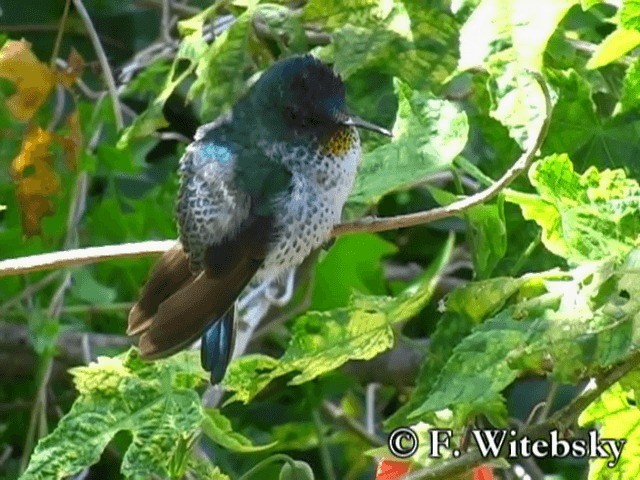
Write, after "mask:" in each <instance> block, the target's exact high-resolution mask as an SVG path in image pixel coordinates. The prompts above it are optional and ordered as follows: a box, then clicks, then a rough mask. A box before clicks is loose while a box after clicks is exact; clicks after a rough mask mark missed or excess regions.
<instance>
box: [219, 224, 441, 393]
mask: <svg viewBox="0 0 640 480" xmlns="http://www.w3.org/2000/svg"><path fill="white" fill-rule="evenodd" d="M452 247H453V236H450V237H449V241H448V242H447V244H446V246H445V248H444V249H443V251H442V252H441V254H440V256H439V257H438V259H437V260H435V261H434V262H433V264H432V265H431V266H430V267H429V268H428V269H427V271H426V272H425V273H424V274H423V276H422V277H421V278H420V279H419V280H418V281H417V282H416V283H414V284H412V285H411V286H409V287H408V288H407V289H405V290H404V291H403V292H402V293H400V294H399V295H398V296H397V297H395V298H389V297H377V296H365V295H361V294H354V295H353V296H352V298H351V301H350V303H349V305H348V306H347V307H345V308H339V309H335V310H329V311H326V312H308V313H306V314H304V315H303V316H301V317H300V318H298V320H297V321H296V322H295V324H294V327H293V336H292V339H291V341H290V343H289V346H288V347H287V350H286V352H285V353H284V355H283V356H282V357H281V358H280V359H279V360H276V359H273V358H271V357H268V356H266V355H248V356H246V357H241V358H239V359H237V360H235V361H233V362H232V363H231V365H230V366H229V370H228V371H227V375H226V377H225V379H224V382H223V383H224V386H225V387H226V388H227V389H228V390H229V391H231V392H233V396H232V398H231V399H230V400H229V401H236V400H240V401H243V402H245V403H246V402H248V401H250V400H251V399H252V398H253V397H254V396H255V395H256V394H257V393H258V392H259V391H260V390H262V389H263V388H264V387H265V386H266V385H267V384H268V383H269V382H270V381H272V380H273V379H275V378H278V377H281V376H284V375H287V374H289V373H292V372H297V374H296V375H295V376H294V377H293V378H292V379H291V380H290V381H289V384H290V385H299V384H301V383H304V382H308V381H310V380H313V379H314V378H316V377H318V376H319V375H322V374H324V373H326V372H329V371H332V370H335V369H336V368H338V367H340V366H341V365H343V364H344V363H346V362H347V361H349V360H368V359H370V358H373V357H375V356H376V355H377V354H379V353H382V352H383V351H385V350H387V349H389V348H391V346H392V345H393V340H394V334H393V330H392V328H391V325H392V324H393V323H396V322H401V321H404V320H407V319H409V318H411V317H413V316H414V315H416V314H417V313H418V312H420V310H422V308H423V307H424V306H425V305H426V304H427V302H428V301H429V300H430V298H431V295H432V294H433V291H434V288H435V286H436V284H437V282H438V279H439V278H440V275H441V274H442V270H443V268H444V266H445V265H446V264H447V262H448V259H449V257H450V255H451V250H452Z"/></svg>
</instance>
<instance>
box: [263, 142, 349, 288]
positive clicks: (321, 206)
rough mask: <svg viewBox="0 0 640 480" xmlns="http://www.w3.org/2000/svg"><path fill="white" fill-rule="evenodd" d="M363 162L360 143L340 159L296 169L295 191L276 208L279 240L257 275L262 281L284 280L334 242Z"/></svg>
mask: <svg viewBox="0 0 640 480" xmlns="http://www.w3.org/2000/svg"><path fill="white" fill-rule="evenodd" d="M359 161H360V142H359V141H357V142H354V145H353V146H352V148H351V149H350V150H349V151H347V152H346V153H345V154H344V155H343V156H341V157H340V158H335V157H333V156H331V155H327V156H325V157H323V158H322V159H320V158H318V159H314V160H311V161H309V160H306V161H304V160H303V162H301V163H304V165H303V167H304V168H303V169H300V170H301V171H297V170H298V169H296V168H292V173H293V178H292V182H293V187H292V190H291V193H290V194H289V195H287V196H286V197H283V198H282V199H281V200H280V202H279V203H280V205H278V208H276V212H281V213H279V214H277V215H276V218H275V225H274V226H275V231H276V232H277V234H276V238H275V239H274V245H273V248H272V249H270V252H269V253H268V254H267V257H266V258H265V260H264V263H263V266H262V267H261V269H260V270H259V272H258V273H257V275H256V276H257V278H258V279H263V278H274V277H278V276H281V275H282V274H284V273H286V272H287V271H288V270H289V269H290V268H291V267H295V266H298V265H300V264H301V263H302V262H303V261H304V259H305V258H306V257H307V256H308V255H309V254H310V253H311V252H312V251H313V250H315V249H317V248H318V247H320V246H322V245H323V244H324V243H325V242H327V241H328V240H329V239H330V238H331V231H332V230H333V227H334V225H337V224H338V223H339V222H340V220H341V217H342V208H343V206H344V204H345V202H346V200H347V197H348V196H349V193H350V192H351V189H352V188H353V182H354V180H355V176H356V170H357V168H358V163H359ZM310 164H311V165H313V168H310V167H309V165H310ZM294 167H295V165H294Z"/></svg>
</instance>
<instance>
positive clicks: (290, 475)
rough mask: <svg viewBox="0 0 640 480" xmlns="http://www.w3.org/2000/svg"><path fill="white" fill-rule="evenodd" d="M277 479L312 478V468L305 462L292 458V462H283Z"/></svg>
mask: <svg viewBox="0 0 640 480" xmlns="http://www.w3.org/2000/svg"><path fill="white" fill-rule="evenodd" d="M278 478H279V480H313V479H314V478H315V477H314V476H313V470H311V467H310V466H309V464H308V463H307V462H303V461H302V460H294V461H293V464H291V463H289V462H285V464H284V465H283V466H282V470H280V476H279V477H278Z"/></svg>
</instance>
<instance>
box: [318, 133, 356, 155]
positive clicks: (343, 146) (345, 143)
mask: <svg viewBox="0 0 640 480" xmlns="http://www.w3.org/2000/svg"><path fill="white" fill-rule="evenodd" d="M355 141H356V136H355V133H354V131H353V129H352V128H350V127H344V128H340V129H339V130H337V131H336V132H335V133H334V134H333V135H332V136H331V137H329V138H328V139H327V140H326V141H325V142H324V143H323V144H322V147H321V151H322V154H323V155H334V156H336V157H341V156H343V155H345V154H346V153H347V152H348V151H349V150H351V148H352V147H353V143H354V142H355Z"/></svg>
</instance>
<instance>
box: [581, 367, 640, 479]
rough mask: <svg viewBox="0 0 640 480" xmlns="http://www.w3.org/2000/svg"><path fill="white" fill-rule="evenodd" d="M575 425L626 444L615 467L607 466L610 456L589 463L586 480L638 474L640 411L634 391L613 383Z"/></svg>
mask: <svg viewBox="0 0 640 480" xmlns="http://www.w3.org/2000/svg"><path fill="white" fill-rule="evenodd" d="M623 378H624V377H623ZM578 423H579V424H580V426H582V427H583V428H594V427H595V428H597V429H598V433H599V436H600V438H611V439H615V440H616V441H624V442H625V444H624V449H623V450H622V455H620V459H619V460H618V463H617V464H616V465H612V464H611V465H610V462H612V460H613V458H612V457H609V458H594V459H591V460H590V461H589V480H597V479H600V478H607V479H609V480H626V479H628V478H636V477H638V476H639V475H640V462H639V461H638V459H639V458H640V448H639V447H638V446H639V445H640V409H638V398H637V397H636V395H635V393H634V392H633V390H631V391H629V390H628V389H627V388H624V387H623V386H622V382H618V383H615V384H614V385H613V386H611V387H610V388H609V389H608V390H606V391H605V392H603V393H602V395H600V397H599V398H598V399H597V400H596V401H595V402H593V403H592V404H591V405H589V407H587V409H586V410H585V411H584V412H582V414H581V415H580V418H579V419H578Z"/></svg>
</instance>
